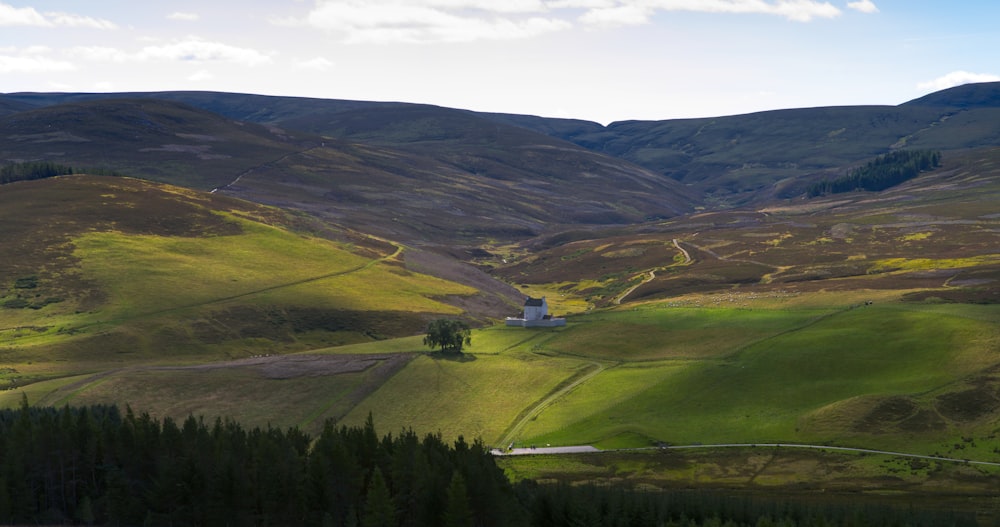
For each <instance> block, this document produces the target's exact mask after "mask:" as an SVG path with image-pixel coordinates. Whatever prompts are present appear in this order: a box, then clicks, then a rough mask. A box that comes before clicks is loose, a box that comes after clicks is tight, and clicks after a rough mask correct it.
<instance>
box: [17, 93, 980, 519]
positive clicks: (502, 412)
mask: <svg viewBox="0 0 1000 527" xmlns="http://www.w3.org/2000/svg"><path fill="white" fill-rule="evenodd" d="M990 86H991V89H992V90H993V91H996V90H1000V84H997V83H993V84H991V85H990ZM964 93H966V92H963V91H961V90H959V91H949V92H942V93H941V94H937V95H936V96H935V97H929V98H925V99H920V100H917V101H911V102H910V103H907V104H905V105H900V106H898V107H851V108H831V109H806V110H787V111H781V112H764V113H762V114H753V115H750V116H734V117H731V118H721V117H720V118H718V119H713V120H704V121H700V120H682V121H676V122H660V123H652V122H649V123H646V122H627V123H614V124H612V125H609V126H608V127H602V126H600V125H597V124H596V123H586V122H582V121H571V120H561V119H543V118H536V117H530V116H510V115H494V114H477V113H474V112H466V111H461V110H453V109H446V108H438V107H429V106H424V105H403V104H398V103H360V102H356V101H323V100H313V99H307V100H296V99H293V98H262V97H259V96H249V95H240V94H208V93H187V92H171V93H167V94H121V96H120V98H117V99H116V98H112V97H110V96H109V97H103V96H99V95H98V94H76V95H74V94H50V95H46V94H7V95H0V100H8V101H10V102H11V104H10V105H9V106H7V107H6V108H9V109H7V110H5V112H8V113H6V114H5V115H2V116H0V138H2V139H3V142H2V145H0V158H2V159H4V160H5V161H6V162H11V163H15V162H24V161H43V160H44V161H52V162H57V163H60V164H65V165H67V166H72V167H74V172H75V173H74V174H73V175H65V176H58V177H51V178H43V179H37V180H34V181H17V182H13V183H8V184H4V185H0V221H2V223H3V225H4V226H5V229H4V243H3V244H2V245H0V277H2V279H3V282H2V283H0V305H2V306H3V307H0V389H2V390H3V391H0V407H6V408H16V407H18V405H19V404H21V403H22V401H23V400H24V398H25V397H26V398H27V401H28V403H29V404H31V405H33V406H38V407H48V406H52V407H57V408H58V407H63V406H65V405H70V406H85V405H92V404H111V403H114V404H118V405H120V406H121V407H123V408H124V407H125V406H126V405H127V406H129V407H131V408H135V409H137V410H141V411H143V412H148V413H149V414H150V415H151V416H153V417H154V418H166V417H169V418H171V419H174V420H177V421H178V422H180V421H183V420H184V419H185V418H187V417H188V416H189V415H195V416H203V417H204V418H205V419H206V420H209V421H211V420H214V419H215V418H216V417H219V418H234V419H238V420H239V421H240V422H242V423H244V424H246V425H248V426H260V427H267V426H273V427H278V428H288V427H299V428H301V429H302V430H304V431H306V432H309V433H313V434H315V433H319V432H320V431H321V430H322V428H323V425H324V422H325V421H326V420H328V419H332V420H334V421H335V422H336V423H337V424H338V425H346V426H364V425H365V423H366V421H367V419H369V416H371V418H372V419H374V421H375V422H376V423H377V424H378V426H379V428H380V429H381V430H384V431H392V432H395V431H401V430H412V431H414V432H416V433H417V434H420V435H424V434H440V436H441V437H442V438H443V439H444V440H445V441H448V442H451V441H455V440H456V439H458V438H459V437H464V438H466V439H479V440H482V441H483V442H484V443H485V444H486V445H489V446H492V447H496V448H501V449H505V448H507V447H509V446H511V445H513V446H516V447H531V446H543V445H544V446H548V445H552V446H567V445H569V446H572V445H590V446H593V447H596V448H599V449H601V450H606V451H609V452H604V453H600V454H593V453H581V454H571V455H567V456H560V457H559V458H558V459H555V458H550V457H548V456H526V457H524V458H514V457H511V458H503V459H501V460H500V461H498V462H499V463H500V464H501V465H502V466H503V467H504V468H505V469H506V470H507V471H508V474H511V475H512V476H513V477H515V478H532V479H541V480H566V481H612V480H614V481H628V482H632V483H635V484H642V485H653V486H656V487H661V488H685V487H693V488H725V489H730V490H732V489H750V490H754V491H756V490H760V489H771V488H780V489H785V490H787V491H789V492H803V493H812V492H819V491H820V490H823V489H830V490H831V491H835V492H841V493H850V492H859V493H863V494H865V495H876V494H878V493H880V492H882V493H889V494H892V495H893V496H897V497H898V496H925V495H926V496H932V497H933V499H939V500H941V501H942V502H948V503H951V502H952V500H954V499H956V498H955V494H954V493H959V494H960V493H961V492H965V493H966V495H967V496H969V497H970V499H973V498H974V499H975V500H976V501H975V506H976V507H987V508H989V507H993V508H994V515H995V508H996V503H995V499H994V501H989V500H990V498H989V496H990V489H991V488H992V489H995V485H996V483H997V481H998V480H1000V469H998V468H997V467H996V466H994V465H991V464H982V465H975V464H963V463H960V462H959V463H951V462H944V461H929V460H926V459H925V460H919V459H918V458H913V459H910V458H902V457H899V456H892V455H888V454H875V453H856V452H844V451H838V450H832V449H834V448H860V449H871V450H879V451H890V452H901V453H906V454H913V455H922V456H930V457H934V458H949V459H956V460H969V461H970V462H972V461H975V462H983V463H1000V439H998V437H997V434H998V433H1000V307H998V306H1000V249H998V248H1000V243H998V241H1000V207H998V203H1000V142H997V140H996V137H997V136H996V130H997V126H998V125H997V124H996V123H998V122H1000V121H997V120H996V119H995V114H996V112H997V111H998V110H997V108H995V107H994V106H995V101H994V100H993V99H992V98H990V97H981V98H980V99H976V100H981V101H982V104H980V105H978V106H977V104H975V103H974V102H972V103H970V102H969V101H968V100H966V99H962V97H965V95H963V94H964ZM976 93H980V92H979V91H976ZM991 93H992V92H991ZM960 100H961V101H962V102H963V106H961V107H960V108H959V107H958V106H955V105H957V104H958V102H957V101H960ZM991 101H992V102H991ZM15 103H16V104H15ZM15 108H16V109H15ZM140 117H141V118H140ZM945 117H947V118H945ZM51 123H55V124H56V128H60V130H59V131H57V132H52V134H50V135H44V134H47V133H48V132H44V133H43V132H42V127H43V126H48V125H49V124H51ZM60 123H63V124H60ZM834 132H836V133H834ZM39 134H42V135H39ZM53 134H54V135H53ZM900 142H902V143H905V144H906V145H917V146H919V147H920V148H933V149H938V150H940V151H941V152H942V156H941V157H942V162H941V165H940V166H938V167H935V168H933V169H932V170H929V171H926V172H924V173H921V174H920V175H919V176H918V177H916V178H914V179H911V180H909V181H907V182H905V183H902V184H899V185H896V186H893V187H891V188H889V189H887V190H883V191H880V192H866V191H854V192H846V193H838V194H829V195H823V196H818V197H813V198H809V197H806V196H805V191H806V188H808V185H809V184H810V183H812V182H815V181H819V180H821V179H823V178H825V177H829V176H831V175H837V174H843V173H844V172H845V171H846V170H847V169H850V168H854V167H857V166H860V165H863V164H864V163H866V162H868V161H870V160H871V159H872V158H873V157H874V156H876V155H879V154H881V153H884V152H887V151H892V150H898V149H899V148H900V146H899V145H900V144H901V143H900ZM95 145H100V146H99V147H95ZM639 145H641V146H639ZM88 168H90V169H93V170H92V171H93V172H99V170H97V169H101V170H107V171H114V172H116V173H122V174H124V175H123V176H109V175H96V174H88V173H87V169H88ZM529 295H530V296H532V297H536V298H537V297H541V296H545V297H546V299H547V301H548V303H549V306H550V308H551V310H552V312H553V314H555V315H557V316H566V318H567V325H566V326H565V327H559V328H530V329H525V328H514V327H506V326H504V325H503V324H502V320H503V317H505V316H513V315H516V314H517V313H518V312H519V311H520V309H521V307H522V303H523V301H524V298H525V297H526V296H529ZM437 318H461V319H463V320H465V321H467V322H469V323H471V324H472V325H473V326H474V327H475V329H474V330H473V332H472V342H471V344H470V345H469V346H467V347H466V349H465V350H464V353H462V354H460V355H458V356H454V355H449V354H444V353H441V352H431V351H430V350H429V349H428V348H427V347H426V346H425V345H423V343H422V340H421V337H422V334H423V331H424V328H426V326H427V324H428V323H429V322H430V321H431V320H434V319H437ZM722 444H742V445H760V447H741V448H737V449H725V450H723V449H704V450H701V449H698V450H690V451H688V450H684V451H681V450H680V449H674V450H671V449H665V448H663V447H668V446H697V445H702V446H704V445H722ZM777 444H786V445H787V444H801V445H818V446H827V447H831V450H823V451H816V452H812V451H795V452H793V453H792V452H788V449H781V450H780V451H779V447H775V446H772V445H777ZM619 449H640V450H638V451H626V450H622V451H618V450H619ZM641 449H649V450H648V451H647V450H641ZM610 451H617V452H610ZM948 489H961V490H955V491H954V493H953V491H952V490H948Z"/></svg>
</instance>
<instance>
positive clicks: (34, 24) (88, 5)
mask: <svg viewBox="0 0 1000 527" xmlns="http://www.w3.org/2000/svg"><path fill="white" fill-rule="evenodd" d="M998 22H1000V2H995V1H962V0H956V1H952V2H942V1H932V0H828V1H827V0H285V1H279V0H271V1H260V0H241V1H231V0H212V1H205V0H201V1H189V0H178V1H170V2H159V1H156V0H152V1H144V2H136V1H134V0H111V1H90V2H81V1H79V0H65V1H60V0H50V1H42V0H34V1H31V0H29V1H14V0H0V92H6V93H9V92H18V91H88V92H89V91H99V92H107V91H158V90H215V91H234V92H244V93H260V94H268V95H297V96H308V97H323V98H331V99H359V100H376V101H404V102H417V103H429V104H437V105H441V106H449V107H454V108H467V109H472V110H479V111H495V112H508V113H521V114H534V115H544V116H550V117H571V118H579V119H588V120H593V121H598V122H602V123H608V122H611V121H618V120H626V119H647V120H654V119H675V118H687V117H711V116H721V115H733V114H740V113H749V112H755V111H761V110H771V109H780V108H798V107H809V106H839V105H856V104H899V103H902V102H905V101H907V100H910V99H913V98H916V97H919V96H921V95H924V94H927V93H930V92H933V91H936V90H939V89H943V88H947V87H950V86H954V85H958V84H964V83H967V82H984V81H997V80H1000V58H998V56H997V55H996V50H998V49H1000V31H997V30H996V25H997V23H998Z"/></svg>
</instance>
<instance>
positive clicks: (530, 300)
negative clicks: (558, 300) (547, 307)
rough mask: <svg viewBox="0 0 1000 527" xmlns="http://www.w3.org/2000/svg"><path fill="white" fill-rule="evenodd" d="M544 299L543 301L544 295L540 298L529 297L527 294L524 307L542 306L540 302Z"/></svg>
mask: <svg viewBox="0 0 1000 527" xmlns="http://www.w3.org/2000/svg"><path fill="white" fill-rule="evenodd" d="M544 301H545V297H542V298H531V297H530V296H529V297H528V299H527V300H525V301H524V307H542V302H544Z"/></svg>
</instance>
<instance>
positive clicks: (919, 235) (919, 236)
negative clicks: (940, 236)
mask: <svg viewBox="0 0 1000 527" xmlns="http://www.w3.org/2000/svg"><path fill="white" fill-rule="evenodd" d="M932 234H934V233H932V232H915V233H913V234H907V235H904V236H901V237H900V238H899V241H902V242H915V241H920V240H926V239H927V238H930V237H931V235H932Z"/></svg>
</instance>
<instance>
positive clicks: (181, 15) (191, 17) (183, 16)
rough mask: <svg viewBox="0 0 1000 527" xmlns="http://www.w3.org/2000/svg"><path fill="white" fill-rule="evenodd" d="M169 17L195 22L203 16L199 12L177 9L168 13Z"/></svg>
mask: <svg viewBox="0 0 1000 527" xmlns="http://www.w3.org/2000/svg"><path fill="white" fill-rule="evenodd" d="M167 18H169V19H170V20H182V21H185V22H194V21H196V20H199V19H200V18H201V16H200V15H198V13H182V12H180V11H175V12H173V13H170V14H169V15H167Z"/></svg>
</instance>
